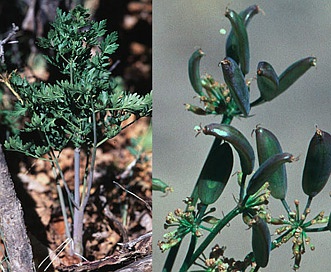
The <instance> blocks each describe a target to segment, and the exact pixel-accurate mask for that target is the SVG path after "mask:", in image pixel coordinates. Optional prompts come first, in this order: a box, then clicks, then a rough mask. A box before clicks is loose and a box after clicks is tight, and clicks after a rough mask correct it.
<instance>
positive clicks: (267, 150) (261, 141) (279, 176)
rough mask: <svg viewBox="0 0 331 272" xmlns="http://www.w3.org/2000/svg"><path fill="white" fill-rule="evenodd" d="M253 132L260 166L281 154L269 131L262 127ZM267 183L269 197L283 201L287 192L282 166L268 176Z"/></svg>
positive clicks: (283, 167) (284, 172) (284, 170)
mask: <svg viewBox="0 0 331 272" xmlns="http://www.w3.org/2000/svg"><path fill="white" fill-rule="evenodd" d="M254 131H255V135H256V146H257V154H258V158H259V164H260V165H261V164H262V163H263V162H265V161H266V160H267V159H269V158H270V157H271V156H273V155H275V154H278V153H282V152H283V151H282V148H281V146H280V143H279V141H278V139H277V138H276V136H275V135H274V134H273V133H272V132H271V131H269V130H267V129H265V128H262V127H258V128H256V129H255V130H254ZM268 182H269V190H270V192H271V195H272V196H273V197H274V198H276V199H285V196H286V192H287V175H286V168H285V165H284V164H283V165H281V166H280V167H279V168H278V169H277V170H276V171H275V172H274V173H273V174H272V175H270V177H269V179H268Z"/></svg>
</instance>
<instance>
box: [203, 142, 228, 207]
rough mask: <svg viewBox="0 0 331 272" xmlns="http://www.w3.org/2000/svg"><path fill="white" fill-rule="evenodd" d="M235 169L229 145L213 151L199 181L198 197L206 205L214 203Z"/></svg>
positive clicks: (220, 146)
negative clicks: (233, 168)
mask: <svg viewBox="0 0 331 272" xmlns="http://www.w3.org/2000/svg"><path fill="white" fill-rule="evenodd" d="M232 167H233V152H232V149H231V146H230V145H229V144H228V143H223V144H222V145H219V146H217V147H216V148H214V149H213V150H212V151H211V154H210V156H208V158H207V160H206V162H205V164H204V166H203V168H202V171H201V174H200V176H199V179H198V196H199V199H200V200H201V202H202V203H203V204H205V205H209V204H212V203H214V202H215V201H216V200H217V199H218V198H219V197H220V195H221V194H222V192H223V190H224V188H225V186H226V184H227V182H228V180H229V178H230V175H231V171H232Z"/></svg>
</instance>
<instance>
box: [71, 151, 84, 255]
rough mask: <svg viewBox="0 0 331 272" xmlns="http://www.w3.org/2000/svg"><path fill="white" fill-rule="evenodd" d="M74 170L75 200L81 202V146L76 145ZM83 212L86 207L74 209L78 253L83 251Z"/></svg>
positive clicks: (75, 246) (74, 232)
mask: <svg viewBox="0 0 331 272" xmlns="http://www.w3.org/2000/svg"><path fill="white" fill-rule="evenodd" d="M74 171H75V190H74V195H75V202H76V203H78V205H79V204H80V191H79V187H80V175H79V174H80V148H79V147H76V148H75V151H74ZM83 214H84V209H82V208H81V206H79V207H75V209H74V220H73V221H74V222H73V223H74V229H73V239H74V251H75V253H78V255H82V253H83V240H82V237H83Z"/></svg>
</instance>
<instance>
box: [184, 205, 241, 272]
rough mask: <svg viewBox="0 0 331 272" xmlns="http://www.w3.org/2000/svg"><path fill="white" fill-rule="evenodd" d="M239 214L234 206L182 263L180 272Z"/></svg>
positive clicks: (238, 209) (237, 208)
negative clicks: (188, 258)
mask: <svg viewBox="0 0 331 272" xmlns="http://www.w3.org/2000/svg"><path fill="white" fill-rule="evenodd" d="M240 213H241V208H240V207H239V206H236V207H235V208H234V209H233V210H232V211H230V212H229V213H228V214H227V215H226V216H225V217H223V219H222V220H220V221H219V222H218V223H217V224H216V225H215V227H214V228H213V230H212V231H211V232H210V233H209V235H208V236H207V237H206V239H205V240H204V241H203V242H202V243H201V244H200V246H199V247H198V248H197V250H196V251H195V252H194V253H193V255H192V257H191V259H190V260H189V261H188V262H185V263H183V265H182V267H181V268H180V270H179V271H180V272H186V271H187V270H188V268H189V267H191V265H192V264H194V262H195V261H196V259H197V258H198V257H199V256H200V255H201V254H202V253H203V251H204V250H205V249H206V247H207V246H208V245H209V244H210V243H211V242H212V241H213V240H214V239H215V237H216V235H218V234H219V232H220V231H221V230H222V229H223V228H224V227H225V226H226V225H227V224H228V223H229V222H230V221H231V220H232V219H233V218H235V217H236V216H237V215H238V214H240Z"/></svg>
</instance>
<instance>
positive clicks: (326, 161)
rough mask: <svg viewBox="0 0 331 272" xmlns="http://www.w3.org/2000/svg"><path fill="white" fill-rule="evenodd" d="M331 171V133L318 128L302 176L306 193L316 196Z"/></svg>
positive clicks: (311, 142) (311, 141) (310, 145)
mask: <svg viewBox="0 0 331 272" xmlns="http://www.w3.org/2000/svg"><path fill="white" fill-rule="evenodd" d="M330 173H331V135H330V134H329V133H327V132H325V131H322V130H320V129H318V128H316V133H315V135H314V136H313V138H312V139H311V140H310V143H309V147H308V152H307V157H306V161H305V166H304V169H303V176H302V188H303V191H304V193H305V194H306V195H308V196H310V197H314V196H316V195H317V194H318V193H319V192H320V191H321V190H322V189H323V188H324V186H325V184H326V183H327V181H328V179H329V177H330Z"/></svg>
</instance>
